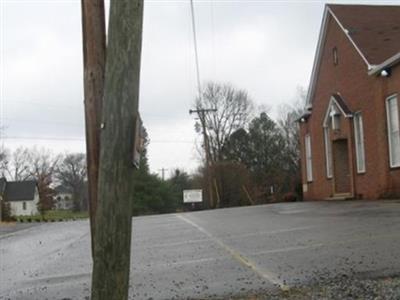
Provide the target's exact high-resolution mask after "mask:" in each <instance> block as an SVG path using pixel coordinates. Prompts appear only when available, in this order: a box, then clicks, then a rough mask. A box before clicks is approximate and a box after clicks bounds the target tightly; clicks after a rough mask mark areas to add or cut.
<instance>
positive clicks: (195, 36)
mask: <svg viewBox="0 0 400 300" xmlns="http://www.w3.org/2000/svg"><path fill="white" fill-rule="evenodd" d="M190 11H191V17H192V29H193V43H194V55H195V61H196V73H197V88H198V90H199V95H201V83H200V67H199V54H198V48H197V35H196V20H195V16H194V4H193V0H190Z"/></svg>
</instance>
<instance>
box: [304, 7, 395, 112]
mask: <svg viewBox="0 0 400 300" xmlns="http://www.w3.org/2000/svg"><path fill="white" fill-rule="evenodd" d="M331 17H332V18H333V19H334V20H335V21H336V23H337V24H338V26H339V27H340V28H341V29H342V30H343V32H344V33H345V34H346V36H347V38H348V39H349V42H350V43H351V44H352V45H353V46H354V48H355V49H356V51H357V52H358V54H359V55H360V56H361V58H362V59H363V61H364V62H365V64H366V72H368V74H369V75H373V74H376V73H377V72H379V71H381V70H382V69H384V68H387V67H390V66H393V65H395V64H398V63H400V21H399V20H400V6H385V5H338V4H327V5H326V6H325V11H324V15H323V20H322V24H321V30H320V35H319V39H318V45H317V51H316V55H315V59H314V66H313V69H312V73H311V80H310V86H309V90H308V94H307V106H308V107H311V106H312V104H311V100H312V98H313V96H314V90H315V84H316V77H317V75H318V72H319V67H320V60H321V56H322V48H323V45H324V40H325V37H326V32H327V27H328V21H329V19H330V18H331Z"/></svg>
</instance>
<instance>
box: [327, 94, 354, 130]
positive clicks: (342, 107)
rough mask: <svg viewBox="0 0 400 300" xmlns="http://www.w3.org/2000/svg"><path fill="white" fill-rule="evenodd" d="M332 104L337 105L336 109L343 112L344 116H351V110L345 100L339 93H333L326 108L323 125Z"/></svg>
mask: <svg viewBox="0 0 400 300" xmlns="http://www.w3.org/2000/svg"><path fill="white" fill-rule="evenodd" d="M332 106H335V107H337V109H338V110H339V111H340V112H341V113H342V114H343V116H344V117H345V118H351V117H352V116H353V112H352V111H351V110H350V108H349V107H348V106H347V104H346V102H345V101H344V100H343V98H342V97H341V96H340V94H338V93H335V94H333V95H332V96H331V100H330V101H329V104H328V107H327V109H326V112H325V117H324V121H323V126H326V125H327V122H328V119H329V114H330V111H331V108H332Z"/></svg>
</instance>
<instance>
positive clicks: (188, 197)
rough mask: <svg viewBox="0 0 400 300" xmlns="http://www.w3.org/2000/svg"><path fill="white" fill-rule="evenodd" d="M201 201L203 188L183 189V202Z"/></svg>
mask: <svg viewBox="0 0 400 300" xmlns="http://www.w3.org/2000/svg"><path fill="white" fill-rule="evenodd" d="M194 202H203V190H183V203H194Z"/></svg>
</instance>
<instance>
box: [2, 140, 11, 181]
mask: <svg viewBox="0 0 400 300" xmlns="http://www.w3.org/2000/svg"><path fill="white" fill-rule="evenodd" d="M9 156H10V153H9V151H8V149H7V148H5V147H3V146H0V177H6V174H7V169H8V168H7V165H8V159H9Z"/></svg>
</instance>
